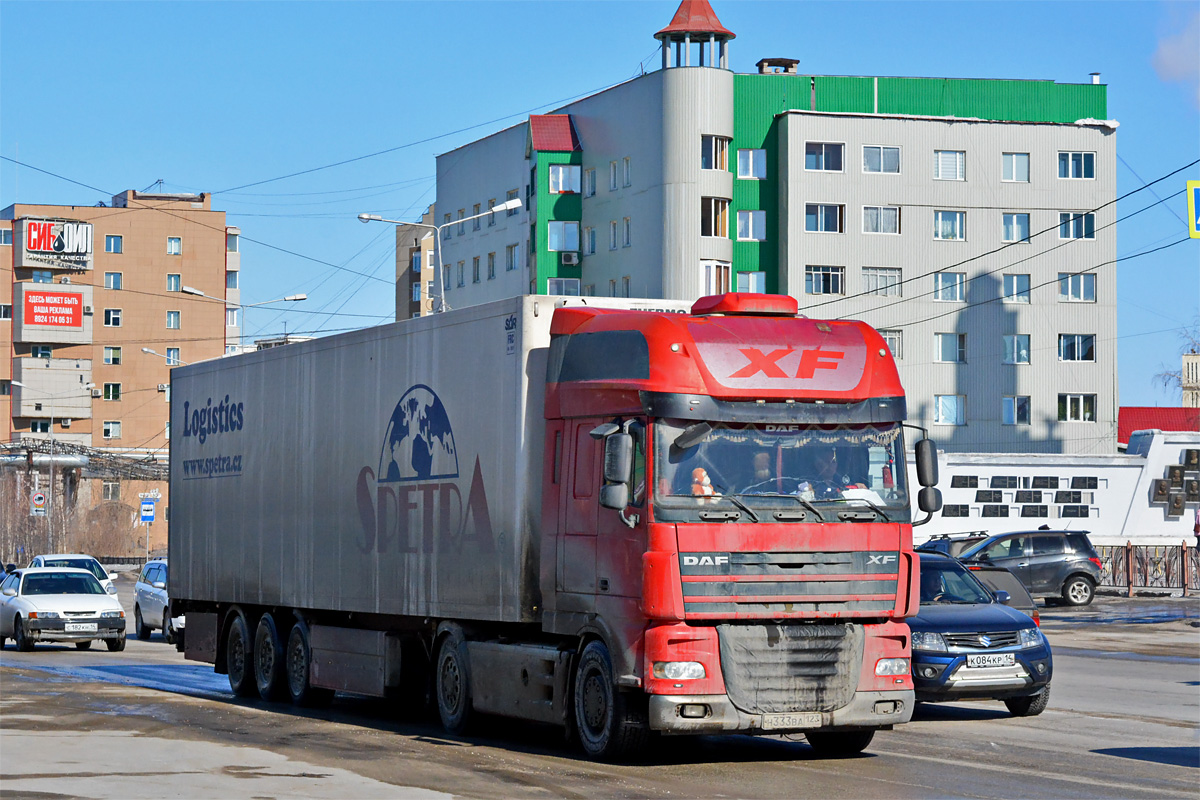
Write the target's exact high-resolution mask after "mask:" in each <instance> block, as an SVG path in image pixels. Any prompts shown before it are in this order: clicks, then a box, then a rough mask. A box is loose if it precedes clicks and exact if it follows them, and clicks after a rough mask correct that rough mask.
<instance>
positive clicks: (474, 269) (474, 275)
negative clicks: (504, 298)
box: [471, 256, 483, 283]
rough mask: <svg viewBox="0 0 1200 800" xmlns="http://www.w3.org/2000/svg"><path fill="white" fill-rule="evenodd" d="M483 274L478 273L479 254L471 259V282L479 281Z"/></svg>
mask: <svg viewBox="0 0 1200 800" xmlns="http://www.w3.org/2000/svg"><path fill="white" fill-rule="evenodd" d="M482 279H483V276H482V275H480V274H479V256H475V257H474V258H472V259H471V283H479V282H480V281H481V280H482Z"/></svg>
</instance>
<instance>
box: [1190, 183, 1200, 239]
mask: <svg viewBox="0 0 1200 800" xmlns="http://www.w3.org/2000/svg"><path fill="white" fill-rule="evenodd" d="M1187 187H1188V188H1187V194H1188V236H1190V237H1192V238H1193V239H1200V181H1188V182H1187Z"/></svg>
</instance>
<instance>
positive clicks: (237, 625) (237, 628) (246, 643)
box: [225, 612, 258, 697]
mask: <svg viewBox="0 0 1200 800" xmlns="http://www.w3.org/2000/svg"><path fill="white" fill-rule="evenodd" d="M250 648H251V645H250V632H249V631H248V630H247V628H246V618H245V617H243V616H242V614H241V612H237V613H235V614H234V615H233V622H231V623H230V624H229V635H228V636H227V637H226V639H225V669H226V671H227V672H228V673H229V688H230V689H232V690H233V693H234V694H235V695H237V696H238V697H252V696H254V695H255V694H256V693H257V691H258V688H257V687H256V686H255V685H254V669H253V668H252V667H251V649H250Z"/></svg>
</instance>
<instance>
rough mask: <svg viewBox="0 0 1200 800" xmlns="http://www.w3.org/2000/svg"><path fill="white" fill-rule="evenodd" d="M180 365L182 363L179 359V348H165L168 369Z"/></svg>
mask: <svg viewBox="0 0 1200 800" xmlns="http://www.w3.org/2000/svg"><path fill="white" fill-rule="evenodd" d="M182 363H183V359H181V358H180V357H179V348H178V347H168V348H167V366H168V367H178V366H179V365H180V364H182Z"/></svg>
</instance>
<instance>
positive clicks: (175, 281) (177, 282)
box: [167, 272, 183, 292]
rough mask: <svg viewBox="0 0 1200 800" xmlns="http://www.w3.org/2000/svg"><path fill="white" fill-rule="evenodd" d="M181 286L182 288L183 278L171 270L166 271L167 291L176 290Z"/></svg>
mask: <svg viewBox="0 0 1200 800" xmlns="http://www.w3.org/2000/svg"><path fill="white" fill-rule="evenodd" d="M182 288H183V279H182V278H181V277H180V276H179V274H178V273H173V272H172V273H168V274H167V291H168V292H178V291H180V290H181V289H182Z"/></svg>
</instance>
